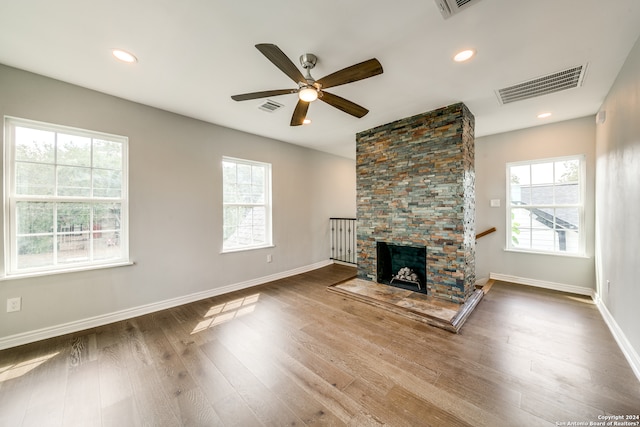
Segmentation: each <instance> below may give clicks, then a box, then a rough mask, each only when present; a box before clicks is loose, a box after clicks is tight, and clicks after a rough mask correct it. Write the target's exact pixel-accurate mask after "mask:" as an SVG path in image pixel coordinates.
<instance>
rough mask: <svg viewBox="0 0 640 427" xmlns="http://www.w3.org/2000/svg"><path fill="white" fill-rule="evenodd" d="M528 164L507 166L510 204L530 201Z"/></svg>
mask: <svg viewBox="0 0 640 427" xmlns="http://www.w3.org/2000/svg"><path fill="white" fill-rule="evenodd" d="M529 172H530V169H529V165H523V166H511V167H510V168H509V188H510V189H511V191H510V193H511V194H510V198H511V204H512V205H519V204H522V203H525V204H529V203H531V196H530V191H529V184H530V182H529V178H530V174H529Z"/></svg>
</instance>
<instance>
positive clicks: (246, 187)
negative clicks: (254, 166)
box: [237, 184, 253, 203]
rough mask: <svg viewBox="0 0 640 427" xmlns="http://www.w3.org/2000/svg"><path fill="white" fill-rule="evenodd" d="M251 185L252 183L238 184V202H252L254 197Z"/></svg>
mask: <svg viewBox="0 0 640 427" xmlns="http://www.w3.org/2000/svg"><path fill="white" fill-rule="evenodd" d="M251 192H252V189H251V185H250V184H239V185H238V195H237V197H238V203H251V200H253V198H252V197H251Z"/></svg>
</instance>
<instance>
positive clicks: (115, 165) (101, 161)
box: [93, 139, 122, 170]
mask: <svg viewBox="0 0 640 427" xmlns="http://www.w3.org/2000/svg"><path fill="white" fill-rule="evenodd" d="M93 167H94V168H100V169H114V170H121V169H122V144H121V143H119V142H113V141H104V140H101V139H96V140H94V141H93Z"/></svg>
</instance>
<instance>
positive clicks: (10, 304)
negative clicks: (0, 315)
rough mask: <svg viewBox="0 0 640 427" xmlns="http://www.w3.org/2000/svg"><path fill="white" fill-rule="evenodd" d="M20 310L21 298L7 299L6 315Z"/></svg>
mask: <svg viewBox="0 0 640 427" xmlns="http://www.w3.org/2000/svg"><path fill="white" fill-rule="evenodd" d="M21 309H22V298H21V297H17V298H7V313H11V312H12V311H20V310H21Z"/></svg>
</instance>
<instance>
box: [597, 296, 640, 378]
mask: <svg viewBox="0 0 640 427" xmlns="http://www.w3.org/2000/svg"><path fill="white" fill-rule="evenodd" d="M594 301H595V302H596V306H597V307H598V310H600V314H602V318H603V319H604V321H605V323H606V324H607V326H608V327H609V330H610V331H611V334H612V335H613V338H614V339H615V340H616V342H617V343H618V347H620V350H622V354H624V357H625V358H626V359H627V362H629V365H631V370H633V373H634V374H635V375H636V378H638V381H640V356H639V355H638V352H637V351H636V350H635V349H634V348H633V346H632V345H631V343H630V342H629V340H628V339H627V336H626V335H625V334H624V332H623V331H622V329H620V326H618V322H616V319H614V318H613V316H612V315H611V313H610V312H609V309H607V306H606V305H604V303H603V302H602V299H601V298H600V297H599V296H598V295H596V298H594Z"/></svg>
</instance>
